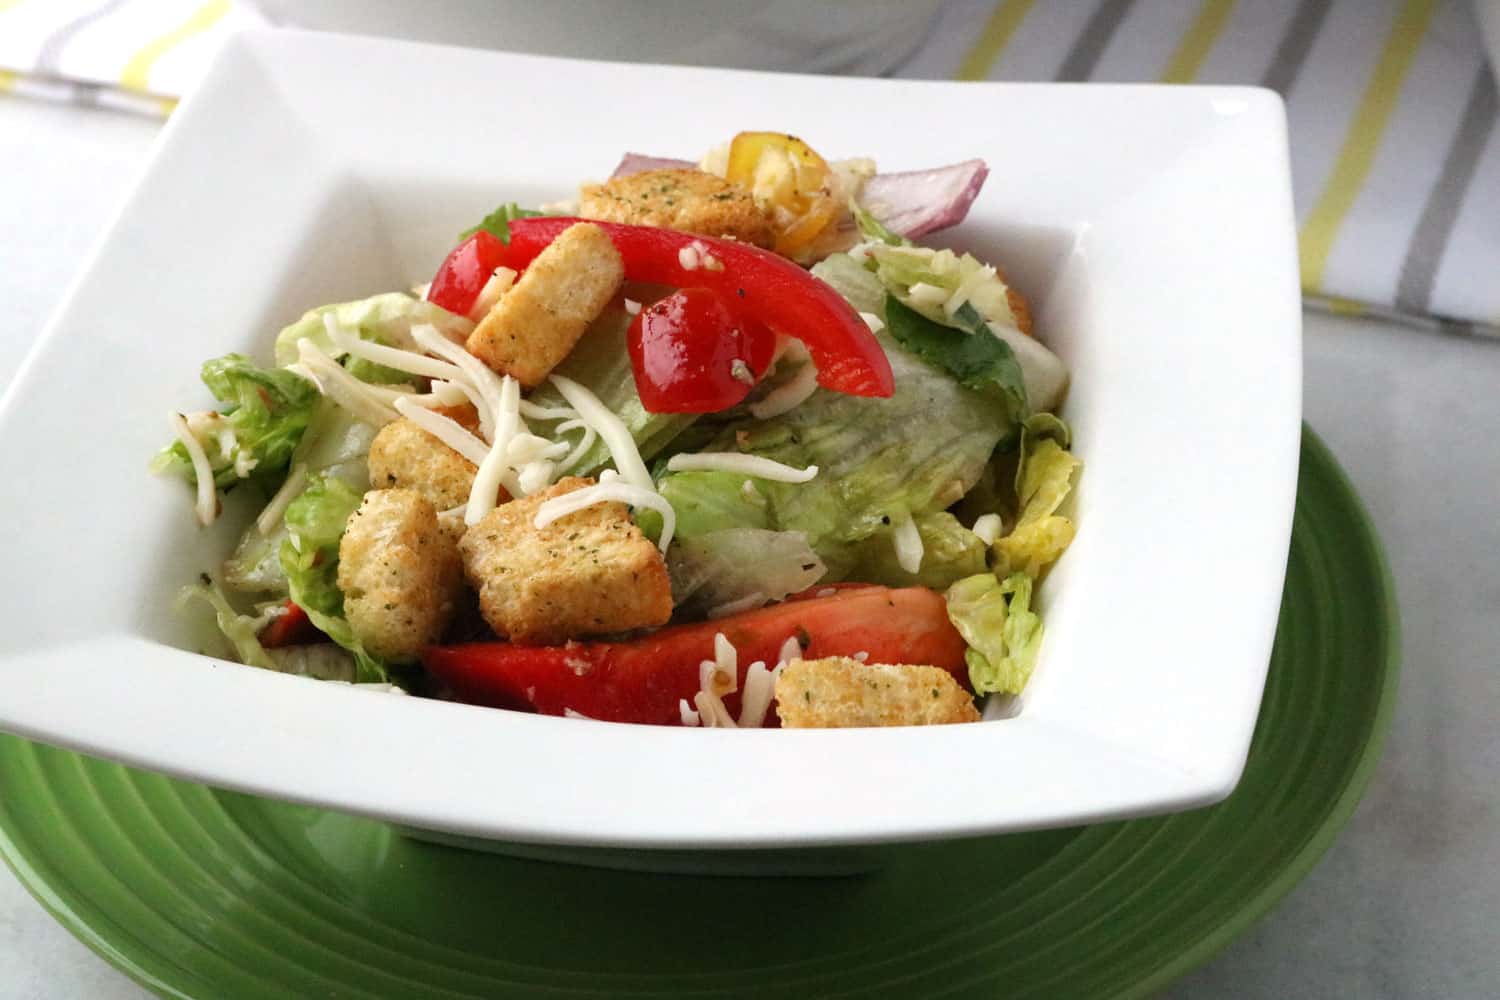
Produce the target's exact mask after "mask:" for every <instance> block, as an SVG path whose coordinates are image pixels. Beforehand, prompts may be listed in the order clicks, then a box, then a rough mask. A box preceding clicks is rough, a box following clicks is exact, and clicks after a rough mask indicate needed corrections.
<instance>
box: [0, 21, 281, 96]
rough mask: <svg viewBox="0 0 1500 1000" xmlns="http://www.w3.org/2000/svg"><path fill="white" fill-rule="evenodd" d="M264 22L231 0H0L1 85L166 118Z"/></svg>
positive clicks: (31, 94)
mask: <svg viewBox="0 0 1500 1000" xmlns="http://www.w3.org/2000/svg"><path fill="white" fill-rule="evenodd" d="M264 23H265V21H264V19H263V18H262V17H261V16H260V15H259V13H257V12H256V11H254V10H251V9H249V8H247V7H246V6H244V5H242V4H233V3H231V2H230V0H0V91H10V92H13V93H17V94H23V95H26V96H30V97H42V98H49V99H52V100H60V101H72V102H74V103H77V104H87V105H98V106H101V107H109V108H118V109H120V110H124V111H137V112H142V113H145V114H150V115H162V116H165V115H168V114H170V113H171V111H172V109H173V108H175V107H176V106H177V101H178V99H179V98H181V97H182V96H183V95H184V94H185V93H187V91H188V89H189V88H191V87H192V85H193V84H194V83H195V82H197V80H198V78H199V77H200V76H202V75H203V72H204V70H206V69H207V68H208V64H209V63H211V62H212V61H213V57H214V53H215V52H217V51H218V48H219V46H220V45H221V44H223V42H224V40H225V39H226V38H228V37H229V36H230V35H231V34H232V33H234V32H235V31H238V30H240V29H241V28H244V27H248V26H251V25H261V24H264Z"/></svg>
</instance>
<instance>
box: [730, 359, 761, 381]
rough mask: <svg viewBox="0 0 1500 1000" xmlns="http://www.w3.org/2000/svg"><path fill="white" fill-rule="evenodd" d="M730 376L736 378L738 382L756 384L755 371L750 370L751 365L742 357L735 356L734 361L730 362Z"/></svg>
mask: <svg viewBox="0 0 1500 1000" xmlns="http://www.w3.org/2000/svg"><path fill="white" fill-rule="evenodd" d="M729 377H730V378H732V379H734V380H735V381H736V382H743V383H745V384H746V385H754V384H755V373H754V372H752V371H751V370H750V366H749V365H747V364H745V362H744V361H743V360H742V359H740V358H735V359H734V360H733V361H731V362H729Z"/></svg>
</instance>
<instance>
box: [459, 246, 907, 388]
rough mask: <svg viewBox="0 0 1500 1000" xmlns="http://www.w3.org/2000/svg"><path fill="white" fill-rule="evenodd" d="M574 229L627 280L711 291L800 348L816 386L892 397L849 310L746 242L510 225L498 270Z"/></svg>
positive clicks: (827, 290)
mask: <svg viewBox="0 0 1500 1000" xmlns="http://www.w3.org/2000/svg"><path fill="white" fill-rule="evenodd" d="M580 222H592V223H593V225H596V226H598V227H599V228H600V229H602V230H604V232H605V233H607V234H608V235H609V238H610V239H611V240H612V241H613V242H614V244H615V248H616V249H617V250H619V251H620V256H621V257H622V258H624V261H625V277H626V278H627V279H628V280H630V281H642V282H647V283H649V284H657V285H672V286H675V287H677V288H690V287H700V288H708V289H711V290H713V291H715V292H718V293H719V294H720V295H722V296H724V297H725V298H727V299H730V300H732V301H734V302H735V303H736V305H737V307H738V308H739V309H740V311H742V312H743V313H744V314H745V315H746V316H748V317H750V318H751V319H755V320H758V321H759V322H761V323H763V324H764V325H765V326H767V327H770V328H771V329H772V330H774V331H776V332H777V333H782V334H785V335H787V336H789V337H796V338H797V339H798V340H800V341H802V343H803V344H805V345H806V346H807V351H808V353H809V354H810V355H812V359H813V363H814V364H815V365H817V368H818V384H819V385H821V386H824V387H825V388H828V389H832V390H833V391H835V392H843V393H847V394H849V395H851V396H880V397H887V396H890V395H891V394H892V393H893V392H894V391H895V385H896V383H895V378H894V376H893V375H892V374H891V365H890V362H889V361H888V360H887V359H886V356H885V351H884V350H882V349H881V347H880V342H879V341H878V340H876V339H875V335H874V334H872V333H871V332H870V329H869V327H868V326H866V325H865V321H864V320H862V319H860V317H859V313H857V312H855V310H854V307H853V306H851V305H850V304H849V303H848V302H847V301H845V300H844V297H843V296H842V295H840V294H839V293H838V292H836V291H834V290H833V288H831V287H830V286H829V285H828V284H826V283H825V282H822V281H819V280H818V279H817V278H814V277H813V276H812V275H811V274H808V273H807V272H806V271H804V270H803V269H802V268H800V267H798V266H797V265H796V264H794V263H792V262H791V261H789V260H787V259H786V258H784V257H778V256H777V255H776V254H774V253H771V252H770V251H768V250H762V249H760V248H759V247H754V246H751V245H749V244H747V243H739V242H737V241H735V240H726V239H716V238H714V237H711V236H695V235H693V234H692V233H682V232H678V231H677V230H675V229H660V228H657V227H655V226H629V225H625V224H623V223H618V222H598V221H595V220H591V219H576V218H565V217H547V218H537V219H516V220H515V221H514V222H512V223H511V224H510V243H508V244H502V245H503V246H504V259H503V260H501V261H500V263H503V264H505V265H506V266H508V267H512V268H515V269H516V270H517V271H520V270H523V269H524V268H525V267H526V265H527V264H529V263H531V261H532V260H534V259H535V258H536V255H537V254H539V253H541V252H542V250H544V249H545V248H546V247H547V245H548V244H550V243H551V242H552V241H553V240H554V239H556V238H557V236H558V235H559V234H560V233H562V231H563V230H565V229H567V228H568V227H569V226H573V225H576V224H578V223H580ZM476 235H477V234H476ZM683 251H691V252H689V253H686V254H684V253H683ZM695 255H696V266H684V257H686V258H687V262H688V263H690V264H691V263H694V256H695ZM476 294H477V293H476Z"/></svg>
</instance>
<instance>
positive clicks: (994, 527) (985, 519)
mask: <svg viewBox="0 0 1500 1000" xmlns="http://www.w3.org/2000/svg"><path fill="white" fill-rule="evenodd" d="M1001 527H1002V524H1001V522H1000V515H999V514H981V515H979V517H977V518H975V519H974V528H973V531H974V534H976V535H978V536H979V540H980V541H982V542H984V544H986V545H994V544H995V539H997V538H999V537H1000V529H1001Z"/></svg>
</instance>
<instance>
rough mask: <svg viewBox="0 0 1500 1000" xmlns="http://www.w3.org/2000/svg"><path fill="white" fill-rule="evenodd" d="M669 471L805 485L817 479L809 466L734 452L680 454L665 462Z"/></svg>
mask: <svg viewBox="0 0 1500 1000" xmlns="http://www.w3.org/2000/svg"><path fill="white" fill-rule="evenodd" d="M667 470H668V471H669V472H733V473H737V474H739V475H744V476H754V477H755V478H757V479H769V480H771V481H772V482H777V483H806V482H811V481H812V480H813V479H815V478H817V475H818V467H817V466H816V465H809V466H808V467H807V468H805V469H796V468H793V467H792V466H790V465H783V464H781V463H780V462H775V461H772V460H771V459H769V458H762V457H761V456H759V455H741V454H739V453H738V452H733V451H702V452H697V453H696V454H690V453H687V452H683V453H682V454H678V455H673V456H672V457H671V458H669V459H668V460H667Z"/></svg>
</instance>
